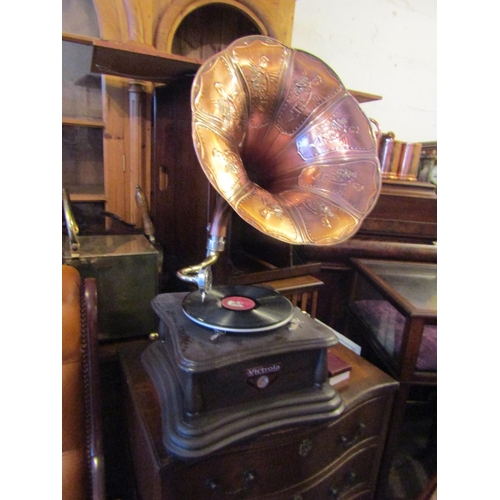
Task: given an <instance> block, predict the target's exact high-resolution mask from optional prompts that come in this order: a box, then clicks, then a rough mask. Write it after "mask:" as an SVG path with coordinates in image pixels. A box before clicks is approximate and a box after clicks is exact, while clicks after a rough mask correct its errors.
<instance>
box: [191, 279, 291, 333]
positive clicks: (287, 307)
mask: <svg viewBox="0 0 500 500" xmlns="http://www.w3.org/2000/svg"><path fill="white" fill-rule="evenodd" d="M182 308H183V310H184V313H185V314H186V316H187V317H188V318H189V319H191V320H192V321H194V322H195V323H197V324H198V325H201V326H204V327H207V328H213V329H220V330H224V331H226V332H237V333H251V332H263V331H267V330H273V329H275V328H279V327H280V326H283V325H286V324H287V323H288V322H289V321H290V320H291V319H292V316H293V309H294V308H293V305H292V303H291V302H290V301H289V300H288V299H287V298H286V297H283V295H281V294H279V293H278V292H275V291H274V290H270V289H268V288H262V287H257V286H218V287H214V288H212V290H211V291H210V293H207V295H206V296H205V300H204V301H203V302H202V301H201V292H200V291H199V290H197V291H196V292H192V293H190V294H189V295H187V296H186V297H185V298H184V301H183V303H182Z"/></svg>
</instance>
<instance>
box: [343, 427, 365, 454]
mask: <svg viewBox="0 0 500 500" xmlns="http://www.w3.org/2000/svg"><path fill="white" fill-rule="evenodd" d="M365 427H366V425H365V424H364V423H363V422H360V423H359V424H358V427H357V429H356V432H355V433H354V435H353V436H352V437H351V438H350V439H349V438H348V437H346V436H344V435H343V434H341V435H340V436H339V441H340V442H341V443H342V446H343V447H344V448H345V449H346V450H347V449H348V448H350V447H351V446H354V445H355V444H356V443H357V442H359V441H360V440H361V437H362V436H363V431H364V430H365Z"/></svg>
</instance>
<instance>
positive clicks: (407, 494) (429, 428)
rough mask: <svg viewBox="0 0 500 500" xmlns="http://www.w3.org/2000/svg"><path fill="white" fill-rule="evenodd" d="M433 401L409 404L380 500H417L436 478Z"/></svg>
mask: <svg viewBox="0 0 500 500" xmlns="http://www.w3.org/2000/svg"><path fill="white" fill-rule="evenodd" d="M435 410H436V398H435V394H432V393H431V395H430V401H429V402H428V403H427V404H423V403H413V404H409V405H408V407H407V411H406V414H405V421H404V423H403V428H402V431H401V436H400V442H399V446H398V450H397V452H396V455H395V457H394V460H393V463H392V467H391V471H390V473H389V488H388V490H389V491H386V492H385V493H384V494H383V497H382V500H417V499H419V500H420V495H421V494H422V493H423V491H424V490H425V489H426V487H427V486H428V484H429V482H430V481H432V480H433V478H435V477H436V475H437V442H436V411H435Z"/></svg>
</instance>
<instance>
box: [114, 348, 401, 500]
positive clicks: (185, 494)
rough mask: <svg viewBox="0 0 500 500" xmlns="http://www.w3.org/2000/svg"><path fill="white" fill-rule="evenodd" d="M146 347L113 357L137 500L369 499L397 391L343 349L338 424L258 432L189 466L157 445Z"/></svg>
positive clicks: (154, 400)
mask: <svg viewBox="0 0 500 500" xmlns="http://www.w3.org/2000/svg"><path fill="white" fill-rule="evenodd" d="M147 347H148V343H147V342H140V343H135V344H131V345H129V346H127V347H124V348H123V349H121V350H120V352H119V356H120V361H121V366H122V369H123V373H124V391H125V399H126V411H127V419H128V436H129V440H130V447H131V453H132V457H133V464H134V470H135V474H136V480H137V487H138V492H139V494H140V497H141V498H142V499H147V500H160V499H165V500H166V499H168V500H184V499H187V498H193V499H194V498H203V499H206V500H210V499H220V498H226V497H227V498H249V499H264V498H269V499H271V498H272V499H274V500H278V499H280V500H281V499H282V500H285V499H287V500H291V499H295V500H299V499H301V500H307V499H310V500H317V499H318V498H331V499H336V498H337V499H339V498H342V499H343V500H347V499H358V500H361V499H364V500H368V499H371V498H374V494H375V488H376V484H377V475H378V471H379V465H380V460H381V456H382V452H383V448H384V442H385V438H386V434H387V426H388V419H389V417H390V408H391V405H392V402H393V397H394V393H395V390H396V388H397V383H396V382H395V381H394V380H393V379H392V378H390V377H389V376H387V375H386V374H384V373H383V372H381V371H380V370H378V369H377V368H375V367H374V366H372V365H371V364H369V363H368V362H366V361H365V360H363V359H362V358H361V357H359V356H357V355H356V354H355V353H353V352H352V351H350V350H348V349H347V348H345V347H344V346H343V345H341V344H337V345H336V346H334V347H333V348H332V349H334V350H335V352H336V353H337V354H339V355H341V356H342V357H343V358H344V359H346V360H347V361H348V362H349V363H350V364H351V365H352V373H351V376H350V378H349V380H348V381H345V382H341V383H340V384H339V385H338V386H337V387H336V388H337V390H338V392H339V394H340V396H341V397H342V399H343V401H344V403H345V406H346V408H345V411H344V413H343V414H342V416H340V417H339V418H337V419H331V420H329V421H326V422H323V423H319V424H311V425H300V426H290V427H286V428H283V429H279V430H274V431H271V432H264V433H262V434H259V435H258V436H256V437H252V438H250V439H247V440H243V441H241V442H238V443H235V444H233V445H231V446H229V447H226V448H223V449H222V450H219V451H217V452H215V453H213V454H210V455H208V456H206V457H203V458H201V459H188V460H182V459H178V458H174V457H173V456H172V455H170V454H169V453H168V452H167V451H166V450H165V447H164V445H163V436H162V423H161V414H160V413H161V412H160V406H159V401H158V397H157V393H156V390H155V388H154V386H153V384H152V382H151V379H150V378H149V376H148V375H147V373H146V371H145V370H144V367H143V365H142V363H141V361H140V356H141V353H142V352H143V351H144V349H146V348H147Z"/></svg>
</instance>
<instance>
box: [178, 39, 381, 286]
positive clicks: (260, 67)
mask: <svg viewBox="0 0 500 500" xmlns="http://www.w3.org/2000/svg"><path fill="white" fill-rule="evenodd" d="M191 109H192V113H193V120H192V125H193V142H194V146H195V149H196V154H197V156H198V160H199V162H200V165H201V167H202V169H203V171H204V172H205V174H206V176H207V177H208V179H209V180H210V182H211V183H212V185H213V186H214V187H215V189H216V190H217V191H218V192H219V194H220V195H221V196H222V197H223V198H224V200H226V201H227V203H228V204H229V205H230V206H231V207H232V208H233V209H234V210H235V211H236V213H237V214H238V215H239V216H240V217H242V218H243V219H244V220H245V221H246V222H248V223H249V224H251V225H252V226H254V227H255V228H256V229H258V230H260V231H261V232H263V233H265V234H267V235H269V236H271V237H273V238H276V239H278V240H281V241H284V242H287V243H291V244H306V245H309V244H311V245H333V244H336V243H340V242H342V241H345V240H346V239H348V238H350V237H351V236H353V235H354V234H355V233H356V231H357V230H358V229H359V227H360V225H361V223H362V221H363V219H364V218H365V217H366V216H367V215H368V213H369V212H370V211H371V209H372V208H373V207H374V205H375V202H376V201H377V198H378V195H379V192H380V182H381V175H380V169H379V162H378V158H377V147H376V139H375V137H374V134H373V132H372V128H371V125H370V121H369V119H368V118H367V117H366V116H365V114H364V113H363V111H362V110H361V108H360V107H359V104H358V102H357V101H356V99H355V98H354V97H353V96H351V95H350V94H349V92H348V91H347V90H346V88H345V87H344V86H343V84H342V82H341V81H340V79H339V77H338V76H337V75H336V74H335V73H334V72H333V71H332V70H331V69H330V68H329V67H328V66H327V65H326V64H325V63H324V62H323V61H321V60H320V59H318V58H317V57H315V56H313V55H311V54H308V53H306V52H303V51H301V50H294V49H291V48H288V47H286V46H285V45H283V44H282V43H280V42H278V41H276V40H273V39H272V38H269V37H265V36H249V37H244V38H240V39H239V40H236V41H235V42H233V43H232V44H231V45H229V46H228V47H227V48H226V49H225V50H224V51H222V52H220V53H219V54H216V55H215V56H213V57H212V58H210V59H209V60H207V61H206V62H205V63H204V64H203V66H202V67H201V68H200V69H199V70H198V73H197V75H196V77H195V80H194V83H193V87H192V93H191ZM221 212H224V209H223V208H221ZM215 219H216V220H221V221H224V223H226V221H227V217H225V216H221V215H220V214H216V216H215ZM222 235H224V236H225V227H222V228H221V227H218V226H217V224H216V225H215V226H214V225H212V229H211V235H210V237H209V244H208V253H207V259H210V260H213V258H210V255H212V257H213V254H214V253H216V252H217V251H214V250H212V251H211V250H210V248H212V249H214V248H217V247H218V248H220V240H221V239H223V236H222ZM214 241H218V242H219V243H217V244H215V243H213V242H214ZM211 242H212V243H211ZM222 246H223V244H222ZM200 266H201V267H202V268H203V267H206V266H203V264H201V265H200ZM200 266H195V267H193V268H189V269H190V272H193V271H194V270H195V268H199V267H200ZM183 271H185V270H183ZM190 272H184V273H183V272H182V271H181V272H180V273H178V275H179V277H181V278H182V279H185V278H186V276H187V275H189V274H190ZM183 275H184V278H183ZM186 281H195V280H192V279H186Z"/></svg>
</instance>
